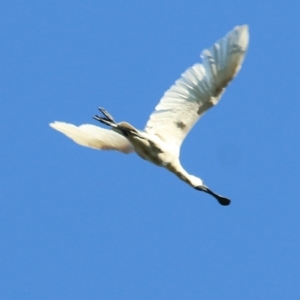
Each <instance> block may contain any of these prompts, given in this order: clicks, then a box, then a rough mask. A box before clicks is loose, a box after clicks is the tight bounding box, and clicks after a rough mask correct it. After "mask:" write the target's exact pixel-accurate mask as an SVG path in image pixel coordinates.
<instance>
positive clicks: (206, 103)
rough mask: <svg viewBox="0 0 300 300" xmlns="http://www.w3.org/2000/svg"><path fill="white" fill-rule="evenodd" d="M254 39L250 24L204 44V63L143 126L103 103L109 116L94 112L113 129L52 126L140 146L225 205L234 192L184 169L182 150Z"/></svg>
mask: <svg viewBox="0 0 300 300" xmlns="http://www.w3.org/2000/svg"><path fill="white" fill-rule="evenodd" d="M248 42H249V33H248V26H247V25H243V26H237V27H235V28H234V29H233V30H232V31H231V32H229V33H228V34H227V35H226V36H225V37H224V38H222V39H220V40H219V41H218V42H216V43H215V44H214V45H213V46H212V47H211V48H209V49H208V50H204V51H203V52H202V55H201V58H202V64H200V63H197V64H195V65H194V66H192V67H191V68H189V69H187V70H186V71H185V72H184V73H183V74H182V76H181V78H180V79H179V80H177V81H176V82H175V84H174V85H173V86H172V87H171V88H170V89H169V90H168V91H167V92H166V93H165V94H164V96H163V97H162V98H161V100H160V102H159V104H158V105H157V106H156V108H155V111H154V112H153V113H152V114H151V116H150V119H149V120H148V122H147V124H146V127H145V129H144V130H143V131H141V130H138V129H136V128H134V127H133V126H132V125H130V124H128V123H126V122H120V123H116V122H115V121H114V119H113V117H112V116H111V115H110V114H109V113H108V112H107V111H106V110H105V109H103V108H99V110H100V111H101V112H102V113H103V116H101V117H100V116H94V119H96V120H98V121H100V122H101V123H104V124H106V125H108V126H109V127H110V128H111V129H112V130H107V129H103V128H100V127H98V126H94V125H89V124H84V125H80V126H75V125H72V124H68V123H64V122H56V121H55V122H54V123H50V126H51V127H52V128H54V129H56V130H58V131H60V132H62V133H63V134H65V135H66V136H68V137H69V138H71V139H72V140H73V141H75V142H76V143H78V144H80V145H82V146H86V147H90V148H95V149H102V150H118V151H121V152H123V153H130V152H136V153H137V154H138V155H139V156H140V157H141V158H143V159H145V160H148V161H149V162H152V163H153V164H155V165H157V166H161V167H164V168H166V169H167V170H169V171H171V172H172V173H174V174H175V175H176V176H178V177H179V178H180V179H181V180H183V181H184V182H186V183H187V184H189V185H190V186H192V187H193V188H195V189H196V190H199V191H203V192H206V193H208V194H210V195H212V196H214V197H215V198H216V199H217V200H218V202H219V203H220V204H221V205H229V204H230V200H229V199H228V198H225V197H222V196H220V195H218V194H216V193H214V192H213V191H212V190H210V189H209V188H208V187H207V186H206V185H204V183H203V181H202V179H200V178H198V177H196V176H193V175H190V174H188V173H187V172H186V171H185V170H184V168H183V167H182V166H181V164H180V160H179V153H180V146H181V143H182V142H183V140H184V138H185V137H186V135H187V134H188V132H189V131H190V129H191V128H192V127H193V125H194V124H195V123H196V122H197V121H198V120H199V118H200V117H201V116H202V115H203V114H204V113H205V112H206V111H207V110H208V109H209V108H210V107H212V106H214V105H216V104H217V103H218V102H219V100H220V98H221V96H222V95H223V93H224V91H225V88H226V86H227V85H228V84H229V82H230V81H231V80H232V79H233V78H234V77H235V76H236V74H237V73H238V71H239V70H240V68H241V64H242V62H243V60H244V57H245V54H246V51H247V47H248Z"/></svg>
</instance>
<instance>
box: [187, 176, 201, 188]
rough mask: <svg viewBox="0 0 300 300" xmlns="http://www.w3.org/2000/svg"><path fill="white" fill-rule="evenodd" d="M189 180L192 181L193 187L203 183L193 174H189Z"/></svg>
mask: <svg viewBox="0 0 300 300" xmlns="http://www.w3.org/2000/svg"><path fill="white" fill-rule="evenodd" d="M190 180H191V183H192V185H193V187H197V186H202V185H204V182H203V180H202V179H200V178H198V177H196V176H194V175H190Z"/></svg>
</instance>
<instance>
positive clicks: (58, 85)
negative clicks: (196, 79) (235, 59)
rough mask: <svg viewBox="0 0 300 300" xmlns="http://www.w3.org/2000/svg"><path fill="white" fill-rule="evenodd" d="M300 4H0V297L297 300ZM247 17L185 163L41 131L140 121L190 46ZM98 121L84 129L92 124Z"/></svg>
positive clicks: (185, 62)
mask: <svg viewBox="0 0 300 300" xmlns="http://www.w3.org/2000/svg"><path fill="white" fill-rule="evenodd" d="M299 12H300V2H299V1H238V0H227V1H223V0H222V1H221V0H220V1H206V0H204V1H196V0H184V1H177V0H173V1H165V0H160V1H154V0H151V1H137V0H130V1H121V0H115V1H108V0H107V1H103V0H100V1H96V0H87V1H13V0H10V1H5V0H4V1H2V2H1V11H0V28H1V29H0V41H1V46H0V70H1V72H0V99H1V108H0V137H1V144H0V170H1V173H0V174H1V183H0V198H1V200H0V299H4V300H10V299H22V300H23V299H30V300H35V299H37V300H40V299H43V300H44V299H54V300H57V299H130V300H133V299H159V300H160V299H162V300H163V299H208V300H210V299H213V300H215V299H247V300H248V299H272V300H273V299H300V288H299V287H300V233H299V231H300V197H299V180H300V171H299V169H300V162H299V161H300V141H299V136H300V117H299V115H300V96H299V95H300V68H299V57H300V17H299ZM242 24H249V26H250V46H249V51H248V54H247V56H246V59H245V62H244V65H243V68H242V70H241V72H240V73H239V75H238V76H237V78H236V79H235V80H234V81H233V83H232V84H231V85H230V87H229V88H228V89H227V91H226V93H225V95H224V97H223V99H222V100H221V102H220V103H219V105H218V106H216V107H215V108H213V109H211V110H210V111H209V112H208V113H207V114H206V115H205V116H204V117H203V118H202V119H201V120H200V121H199V122H198V124H197V125H196V126H195V127H194V128H193V130H192V131H191V133H190V134H189V135H188V137H187V139H186V140H185V142H184V144H183V147H182V150H181V160H182V164H183V166H184V167H185V168H186V169H187V171H188V172H190V173H191V174H195V175H197V176H200V177H201V178H202V179H203V180H204V181H205V183H206V184H207V185H208V186H210V187H211V188H212V189H213V190H215V191H216V192H218V193H220V194H222V195H225V196H227V197H230V198H231V199H232V205H230V206H229V207H222V206H220V205H219V204H218V203H217V202H216V201H215V200H214V198H212V197H210V196H209V195H206V194H204V193H201V192H198V191H195V190H193V189H192V188H190V187H189V186H188V185H186V184H184V183H183V182H181V181H179V180H178V179H177V178H176V177H175V176H174V175H172V174H171V173H168V172H167V171H166V170H164V169H162V168H158V167H156V166H154V165H151V164H150V163H147V162H145V161H143V160H141V159H140V158H139V157H138V156H137V155H135V154H133V155H124V154H120V153H117V152H101V151H96V150H92V149H88V148H84V147H80V146H78V145H76V144H75V143H73V142H72V141H71V140H69V139H67V138H66V137H64V136H63V135H62V134H60V133H58V132H56V131H54V130H53V129H51V128H50V127H49V126H48V123H49V122H52V121H54V120H58V121H66V122H71V123H74V124H76V125H79V124H82V123H91V124H97V122H96V121H94V120H93V119H92V116H93V115H94V114H96V113H98V111H97V107H98V106H102V107H105V108H106V109H107V110H108V111H109V112H111V114H112V115H113V116H114V117H115V119H116V120H117V121H123V120H126V121H128V122H130V123H131V124H132V125H134V126H136V127H137V128H140V129H142V128H143V127H144V125H145V123H146V121H147V118H148V116H149V115H150V113H151V112H152V111H153V110H154V107H155V105H156V104H157V103H158V101H159V99H160V97H161V96H162V95H163V93H164V92H165V91H166V90H167V89H168V88H169V87H170V86H171V85H172V84H173V83H174V81H175V80H176V79H178V78H179V76H180V74H181V73H182V72H183V71H184V70H185V69H186V68H187V67H189V66H191V65H192V64H194V63H196V62H197V61H199V60H200V58H199V54H200V53H201V51H202V50H203V49H204V48H207V47H209V46H211V45H212V44H213V43H214V42H215V41H217V40H218V39H219V38H221V37H223V36H224V35H225V34H226V33H227V32H228V31H230V30H231V29H232V28H233V27H234V26H236V25H242ZM97 125H98V124H97Z"/></svg>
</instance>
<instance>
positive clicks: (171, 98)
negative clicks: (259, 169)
mask: <svg viewBox="0 0 300 300" xmlns="http://www.w3.org/2000/svg"><path fill="white" fill-rule="evenodd" d="M248 42H249V33H248V26H247V25H243V26H237V27H235V28H234V29H233V30H232V31H231V32H229V33H228V34H227V35H226V36H225V37H224V38H222V39H220V40H219V41H218V42H217V43H215V44H214V45H213V46H212V47H211V48H210V49H208V50H204V51H203V52H202V55H201V57H202V60H203V62H202V64H199V63H198V64H195V65H194V66H193V67H191V68H189V69H188V70H186V71H185V73H183V74H182V76H181V78H180V79H179V80H177V81H176V82H175V85H173V86H172V87H171V88H170V89H169V90H168V91H167V92H166V93H165V94H164V96H163V97H162V99H161V100H160V102H159V104H158V105H157V106H156V108H155V111H154V112H153V113H152V114H151V116H150V119H149V121H148V122H147V124H146V128H145V131H146V132H148V133H151V134H155V135H157V136H159V137H160V138H161V139H162V140H164V141H166V142H168V143H171V144H172V143H173V144H174V145H176V146H178V147H180V145H181V143H182V141H183V140H184V138H185V137H186V135H187V134H188V132H189V131H190V129H191V128H192V127H193V125H194V124H195V123H196V122H197V121H198V119H199V118H200V117H201V116H202V115H203V113H204V112H205V111H206V110H208V109H209V108H210V107H212V106H214V105H216V104H217V103H218V102H219V100H220V98H221V96H222V94H223V92H224V90H225V87H226V86H227V85H228V83H229V82H230V81H231V80H232V79H233V78H234V77H235V75H236V74H237V73H238V71H239V70H240V68H241V64H242V62H243V60H244V56H245V53H246V50H247V47H248Z"/></svg>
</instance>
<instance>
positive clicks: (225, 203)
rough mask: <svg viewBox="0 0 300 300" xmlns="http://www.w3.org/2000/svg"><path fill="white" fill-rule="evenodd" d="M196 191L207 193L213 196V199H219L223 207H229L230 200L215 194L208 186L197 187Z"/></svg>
mask: <svg viewBox="0 0 300 300" xmlns="http://www.w3.org/2000/svg"><path fill="white" fill-rule="evenodd" d="M195 189H196V190H198V191H201V192H205V193H207V194H210V195H212V196H213V197H215V198H216V199H217V201H218V202H219V203H220V204H221V205H223V206H228V205H229V204H230V202H231V201H230V199H228V198H225V197H223V196H220V195H218V194H216V193H214V192H213V191H212V190H210V189H209V188H208V187H207V186H205V185H199V186H197V187H195Z"/></svg>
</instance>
